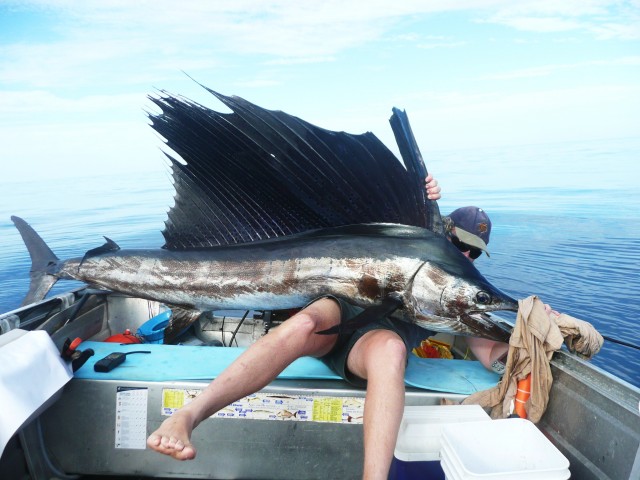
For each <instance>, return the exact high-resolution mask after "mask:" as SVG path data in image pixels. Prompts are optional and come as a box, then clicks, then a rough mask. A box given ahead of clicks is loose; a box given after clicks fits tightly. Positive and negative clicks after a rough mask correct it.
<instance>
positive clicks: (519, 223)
mask: <svg viewBox="0 0 640 480" xmlns="http://www.w3.org/2000/svg"><path fill="white" fill-rule="evenodd" d="M423 154H424V156H425V159H426V162H427V166H428V168H429V169H430V171H432V172H434V173H435V175H436V177H437V178H438V179H439V180H440V183H441V185H442V187H443V194H444V197H443V199H442V200H441V201H440V202H439V203H440V209H441V211H442V213H443V214H446V213H449V212H450V211H451V210H453V209H455V208H457V207H460V206H464V205H478V206H481V207H483V208H484V209H485V210H486V211H487V212H488V213H489V214H490V216H491V219H492V221H493V231H492V236H491V244H490V251H491V258H490V259H489V258H486V257H485V256H483V257H481V259H480V260H478V261H477V262H476V265H477V267H478V268H479V270H480V271H481V272H482V273H483V274H484V275H485V276H486V277H487V278H488V279H489V280H490V281H491V282H492V283H493V284H494V285H496V286H497V287H498V288H500V289H501V290H503V291H505V292H506V293H509V294H510V295H511V296H513V297H514V298H525V297H527V296H529V295H532V294H536V295H538V296H539V297H541V298H542V300H543V301H544V302H546V303H549V304H551V305H552V306H553V307H554V308H555V309H556V310H559V311H562V312H566V313H568V314H570V315H573V316H574V317H577V318H581V319H583V320H586V321H589V322H590V323H592V324H593V325H594V326H595V327H596V328H597V329H598V330H599V331H600V333H602V334H603V335H606V336H609V337H613V338H617V339H620V340H623V341H625V342H629V343H632V344H634V345H640V334H639V333H638V325H639V323H640V186H639V185H638V183H639V182H640V138H638V139H622V140H607V141H592V142H582V143H566V144H554V145H538V146H527V147H504V148H492V149H483V150H459V151H447V152H429V151H426V152H424V151H423ZM159 161H161V160H159ZM0 171H1V170H0ZM0 188H1V189H2V200H0V246H1V248H0V312H5V311H8V310H12V309H14V308H17V307H18V306H19V305H20V302H21V300H22V298H23V296H24V294H25V293H26V291H27V289H28V275H29V268H30V260H29V256H28V254H27V251H26V249H25V247H24V245H23V243H22V240H21V238H20V236H19V234H18V232H17V230H16V229H15V227H14V226H13V223H11V221H10V219H9V217H10V216H11V215H18V216H20V217H23V218H24V219H25V220H27V221H28V222H29V223H30V224H31V225H32V226H33V227H34V228H35V229H36V231H38V233H40V235H41V236H42V237H43V238H44V239H45V241H46V242H47V243H48V244H49V246H50V247H51V249H52V250H53V251H54V253H56V255H57V256H58V257H59V258H61V259H65V258H69V257H75V256H79V255H82V254H83V253H84V252H85V251H86V250H88V249H91V248H95V247H97V246H100V245H102V243H104V240H103V238H102V236H103V235H104V236H108V237H109V238H111V239H113V240H114V241H116V242H117V243H118V244H119V245H120V246H121V247H122V248H137V247H158V248H159V247H161V246H162V244H163V243H164V242H163V238H162V235H161V233H160V232H161V230H162V228H163V226H164V225H163V222H164V220H165V217H166V212H167V210H168V208H169V207H170V205H171V204H172V197H173V189H172V186H171V183H170V180H169V178H168V176H167V174H166V173H165V172H163V171H162V170H161V168H160V169H158V171H156V172H146V173H143V174H141V173H129V174H126V175H122V174H119V175H113V174H111V175H108V174H105V175H101V176H98V177H94V178H80V177H73V178H65V179H62V180H60V179H57V180H50V181H37V182H23V183H19V182H18V183H16V182H6V181H3V180H1V179H0ZM75 285H76V283H74V282H69V281H60V282H58V284H57V285H56V286H55V287H54V290H53V292H54V293H58V292H62V291H65V290H68V289H69V288H71V287H72V286H75ZM78 285H79V284H78ZM593 363H594V364H595V365H597V366H599V367H601V368H603V369H605V370H607V371H610V372H612V373H614V374H616V375H618V376H620V377H621V378H623V379H625V380H626V381H628V382H630V383H633V384H634V385H637V386H640V351H638V350H636V349H632V348H629V347H623V346H620V345H617V344H615V343H613V342H606V343H605V345H604V348H603V349H602V351H601V352H600V353H599V354H598V355H597V356H596V357H595V358H594V359H593Z"/></svg>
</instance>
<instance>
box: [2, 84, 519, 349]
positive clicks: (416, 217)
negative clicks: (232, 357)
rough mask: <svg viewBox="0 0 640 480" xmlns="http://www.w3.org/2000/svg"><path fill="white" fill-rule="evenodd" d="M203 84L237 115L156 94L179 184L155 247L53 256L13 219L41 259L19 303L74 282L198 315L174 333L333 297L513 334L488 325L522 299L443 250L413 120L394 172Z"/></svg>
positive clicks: (362, 140) (449, 326) (443, 325)
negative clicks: (215, 317) (213, 314)
mask: <svg viewBox="0 0 640 480" xmlns="http://www.w3.org/2000/svg"><path fill="white" fill-rule="evenodd" d="M203 88H205V89H206V90H207V91H209V92H210V93H211V94H212V95H214V96H215V97H216V98H217V99H218V100H220V101H221V102H222V103H223V104H224V105H225V106H226V107H228V108H229V109H230V110H231V113H220V112H218V111H215V110H213V109H211V108H208V107H206V106H203V105H201V104H198V103H196V102H194V101H191V100H189V99H186V98H184V97H180V96H177V95H173V94H170V93H168V92H166V91H160V92H159V93H157V94H156V95H153V96H150V97H149V98H150V100H151V101H152V102H153V103H154V104H155V105H156V106H157V107H158V108H159V113H149V118H150V121H151V126H152V127H153V128H154V129H155V131H156V132H157V133H158V134H159V135H160V136H161V137H162V138H163V139H164V142H165V147H166V148H165V155H166V157H167V158H168V160H169V164H170V169H171V175H172V180H173V185H174V188H175V195H174V205H173V206H172V207H171V208H170V209H169V212H168V215H167V219H166V221H165V225H164V230H163V232H162V233H163V236H164V239H165V244H164V245H163V246H162V248H150V249H137V250H123V249H120V247H119V246H118V245H117V243H116V242H114V241H113V240H111V239H109V238H107V242H106V243H105V244H104V245H103V246H101V247H98V248H95V249H92V250H90V251H88V252H86V253H85V254H84V255H83V256H79V257H77V258H72V259H68V260H60V259H58V258H57V257H56V255H55V254H54V253H53V252H52V251H51V250H50V249H49V247H48V246H47V245H46V243H45V242H44V240H43V239H42V238H40V236H39V235H38V234H37V233H36V232H35V230H34V229H33V228H31V226H29V224H27V222H25V221H24V220H22V219H20V218H18V217H12V220H13V221H14V223H15V224H16V226H17V228H18V229H19V231H20V233H21V235H22V237H23V239H24V241H25V244H26V246H27V248H28V250H29V253H30V255H31V259H32V270H31V284H30V289H29V293H28V294H27V296H26V298H25V301H24V303H31V302H33V301H38V300H40V299H42V298H44V296H45V295H46V294H47V292H48V291H49V289H50V288H51V286H52V285H53V284H54V283H55V282H56V281H57V280H58V279H60V278H65V279H75V280H80V281H83V282H85V283H87V284H89V285H91V286H94V287H98V288H103V289H107V290H111V291H116V292H121V293H123V294H127V295H131V296H134V297H140V298H146V299H150V300H155V301H158V302H162V303H164V304H166V305H168V306H170V307H171V308H172V309H175V311H176V312H177V311H181V312H191V314H190V315H187V316H186V317H185V316H179V315H175V318H174V320H173V322H174V323H173V325H172V326H171V328H170V329H169V330H168V331H174V332H175V331H177V329H182V328H183V327H184V326H185V323H184V322H185V320H184V318H187V319H188V320H187V323H188V322H191V321H193V319H194V318H197V315H198V314H199V313H200V312H203V311H210V310H220V309H225V310H227V309H234V310H237V309H243V310H244V309H254V310H282V309H290V308H297V307H302V306H304V305H305V304H307V303H308V302H310V301H312V300H313V299H314V298H317V297H319V296H322V295H334V296H336V297H338V298H343V299H345V300H347V301H349V302H351V303H352V304H355V305H358V306H361V307H363V308H364V309H365V311H364V315H362V316H361V317H360V318H359V320H358V321H359V322H360V323H362V322H366V321H368V320H367V319H370V318H372V317H373V316H374V315H380V314H390V313H392V312H395V313H394V315H396V316H398V317H399V318H402V319H403V320H405V321H407V322H413V323H417V324H419V325H421V326H423V327H425V328H428V329H431V330H435V331H444V332H452V333H456V334H463V335H474V336H481V337H486V338H491V339H494V340H500V341H505V340H507V339H508V338H509V334H510V331H509V330H510V329H509V327H508V325H505V324H504V323H503V322H500V321H495V320H494V319H493V318H492V317H491V316H488V315H482V314H483V313H486V312H491V311H497V310H511V311H516V310H517V303H516V301H515V300H514V299H512V298H511V297H509V296H508V295H507V294H505V293H503V292H501V291H500V290H498V289H497V288H496V287H494V286H493V285H491V283H489V281H488V280H487V279H485V278H484V277H483V276H482V274H480V272H479V271H478V270H477V269H476V268H475V267H474V266H473V264H472V263H471V262H469V261H468V260H467V259H466V258H465V256H464V255H463V254H462V253H461V252H460V251H458V250H457V249H456V247H455V246H453V245H452V243H451V242H450V241H448V239H447V237H446V235H445V231H444V227H443V222H442V217H441V214H440V211H439V208H438V204H437V202H435V201H431V200H429V199H428V198H427V197H426V192H425V189H424V178H425V177H426V175H427V170H426V167H425V164H424V160H423V158H422V155H421V153H420V150H419V148H418V145H417V142H416V140H415V138H414V136H413V132H412V130H411V127H410V124H409V120H408V117H407V114H406V112H404V111H401V110H399V109H397V108H394V109H393V110H392V116H391V118H390V123H391V127H392V129H393V132H394V136H395V138H396V141H397V143H398V147H399V151H400V154H401V156H402V161H400V160H399V159H398V158H397V157H396V156H395V155H394V154H393V153H392V152H391V151H390V150H389V149H388V148H387V147H386V146H385V145H384V144H383V143H382V142H381V141H380V140H379V139H378V138H377V137H376V136H375V135H374V134H373V133H370V132H367V133H364V134H350V133H345V132H337V131H331V130H327V129H323V128H320V127H318V126H315V125H313V124H311V123H309V122H306V121H304V120H302V119H300V118H298V117H295V116H293V115H290V114H287V113H285V112H282V111H273V110H268V109H265V108H262V107H259V106H257V105H255V104H253V103H251V102H249V101H247V100H244V99H242V98H240V97H237V96H225V95H222V94H220V93H218V92H216V91H213V90H211V89H209V88H207V87H204V86H203ZM479 314H480V315H479ZM179 318H182V320H178V319H179ZM325 333H326V332H325Z"/></svg>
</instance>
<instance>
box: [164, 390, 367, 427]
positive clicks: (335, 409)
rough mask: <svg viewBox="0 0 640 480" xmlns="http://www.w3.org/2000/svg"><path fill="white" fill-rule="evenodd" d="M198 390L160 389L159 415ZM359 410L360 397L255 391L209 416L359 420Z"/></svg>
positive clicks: (178, 404) (359, 421)
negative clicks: (160, 407)
mask: <svg viewBox="0 0 640 480" xmlns="http://www.w3.org/2000/svg"><path fill="white" fill-rule="evenodd" d="M200 392H201V390H183V389H173V388H171V389H164V390H163V391H162V415H164V416H170V415H172V414H173V412H175V411H176V410H177V409H179V408H180V407H182V406H184V405H186V404H188V403H189V402H191V401H192V400H193V399H194V398H195V397H196V396H197V395H198V394H199V393H200ZM363 412H364V399H363V398H354V397H328V396H313V395H279V394H274V393H260V392H259V393H254V394H252V395H248V396H246V397H244V398H241V399H240V400H238V401H237V402H233V403H232V404H231V405H228V406H226V407H224V408H222V409H220V410H219V411H217V412H216V413H214V414H213V415H212V416H211V418H234V419H240V420H288V421H297V422H330V423H353V424H361V423H362V418H363Z"/></svg>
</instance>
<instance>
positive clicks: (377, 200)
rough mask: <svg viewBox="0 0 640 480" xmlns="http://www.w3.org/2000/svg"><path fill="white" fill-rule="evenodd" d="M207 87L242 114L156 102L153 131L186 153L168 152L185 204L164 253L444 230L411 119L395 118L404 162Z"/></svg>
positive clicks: (177, 101)
mask: <svg viewBox="0 0 640 480" xmlns="http://www.w3.org/2000/svg"><path fill="white" fill-rule="evenodd" d="M205 88H206V87H205ZM207 90H208V91H209V92H210V93H212V94H213V95H214V96H215V97H217V98H218V99H219V100H220V101H221V102H222V103H224V104H225V105H226V106H227V107H229V109H231V111H232V113H220V112H217V111H215V110H212V109H210V108H207V107H205V106H203V105H200V104H197V103H195V102H193V101H190V100H188V99H185V98H182V97H177V96H174V95H171V94H169V93H167V92H165V91H161V93H160V95H158V96H153V97H150V99H151V100H152V101H153V102H154V103H155V104H156V105H157V106H158V107H159V108H160V109H161V113H160V114H150V119H151V121H152V126H153V128H154V129H155V130H156V131H157V132H158V133H159V134H160V135H161V136H162V137H164V138H165V139H166V144H167V146H168V147H169V148H170V149H171V150H172V151H173V152H175V154H177V155H178V156H179V159H178V158H176V157H175V156H173V154H171V153H166V155H167V156H168V157H169V159H170V161H171V169H172V175H173V182H174V187H175V199H174V200H175V204H174V206H173V207H172V208H171V209H170V210H169V213H168V218H167V220H166V222H165V229H164V231H163V235H164V238H165V242H166V243H165V245H164V248H167V249H170V250H190V249H198V248H208V247H214V246H218V245H230V244H237V243H246V242H251V241H254V240H261V239H267V238H273V237H280V236H286V235H291V234H294V233H300V232H305V231H308V230H314V229H320V228H325V227H336V226H342V225H350V224H358V223H396V224H404V225H412V226H418V227H423V228H428V229H430V230H434V231H438V229H439V228H441V222H440V213H439V211H438V207H437V204H436V203H435V202H433V201H430V200H428V199H427V198H426V193H425V189H424V177H425V176H426V168H425V166H424V163H423V160H422V157H421V155H420V152H419V150H418V148H417V145H416V142H415V139H414V138H413V134H412V132H411V128H410V126H409V123H408V119H407V117H406V114H405V113H404V112H402V111H399V110H397V109H394V110H393V111H394V113H393V116H392V117H391V120H390V121H391V125H392V128H393V130H394V134H395V136H396V140H397V141H398V144H399V147H400V152H401V154H402V157H403V161H404V165H403V163H402V162H400V161H399V160H398V158H396V156H395V155H394V154H393V153H392V152H391V151H390V150H389V149H388V148H387V147H386V146H385V145H384V144H383V143H382V142H381V141H380V140H378V138H377V137H376V136H375V135H373V134H372V133H370V132H367V133H364V134H360V135H353V134H348V133H345V132H335V131H331V130H325V129H323V128H320V127H317V126H315V125H312V124H310V123H308V122H305V121H304V120H301V119H300V118H297V117H295V116H292V115H289V114H287V113H284V112H281V111H271V110H266V109H264V108H261V107H258V106H257V105H254V104H252V103H250V102H248V101H246V100H244V99H242V98H239V97H236V96H233V97H228V96H224V95H221V94H219V93H217V92H215V91H213V90H210V89H208V88H207ZM440 233H441V232H440Z"/></svg>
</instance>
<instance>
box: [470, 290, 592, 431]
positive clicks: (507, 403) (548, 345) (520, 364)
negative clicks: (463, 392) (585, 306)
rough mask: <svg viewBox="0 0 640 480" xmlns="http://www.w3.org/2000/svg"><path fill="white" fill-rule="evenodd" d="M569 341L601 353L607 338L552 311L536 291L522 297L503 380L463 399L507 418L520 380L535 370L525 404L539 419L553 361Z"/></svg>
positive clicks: (580, 349)
mask: <svg viewBox="0 0 640 480" xmlns="http://www.w3.org/2000/svg"><path fill="white" fill-rule="evenodd" d="M563 341H565V342H566V343H567V346H568V347H569V349H570V350H571V351H575V352H577V353H579V354H580V355H582V356H584V357H591V356H593V355H595V354H596V353H598V351H599V350H600V348H601V347H602V344H603V343H604V339H603V338H602V336H601V335H600V334H599V333H598V332H597V331H596V330H595V329H594V328H593V326H592V325H591V324H589V323H587V322H584V321H582V320H578V319H577V318H573V317H571V316H569V315H565V314H560V315H555V314H551V315H548V314H547V313H546V311H545V308H544V304H543V303H542V301H541V300H540V299H539V298H538V297H537V296H535V295H533V296H531V297H528V298H525V299H524V300H519V301H518V316H517V319H516V324H515V327H514V329H513V332H512V333H511V338H510V339H509V354H508V356H507V364H506V366H505V372H504V375H503V377H502V380H501V381H500V383H499V384H498V385H496V386H495V387H493V388H490V389H488V390H483V391H481V392H477V393H474V394H473V395H471V396H469V397H467V398H466V399H465V400H464V401H463V402H462V403H463V404H464V405H468V404H477V405H481V406H483V407H485V408H487V407H488V408H491V417H492V418H506V417H508V416H509V415H510V414H511V413H512V410H513V401H514V398H515V395H516V391H517V385H518V381H519V380H522V379H524V378H526V377H527V375H529V373H531V396H530V397H529V400H528V401H527V403H526V404H525V409H526V411H527V416H528V418H529V420H531V421H532V422H534V423H536V422H538V421H539V420H540V418H541V417H542V415H543V414H544V412H545V410H546V408H547V403H548V402H549V391H550V390H551V384H552V382H553V378H552V376H551V367H550V364H549V362H550V361H551V357H552V356H553V352H555V351H556V350H559V349H560V347H562V342H563Z"/></svg>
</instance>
